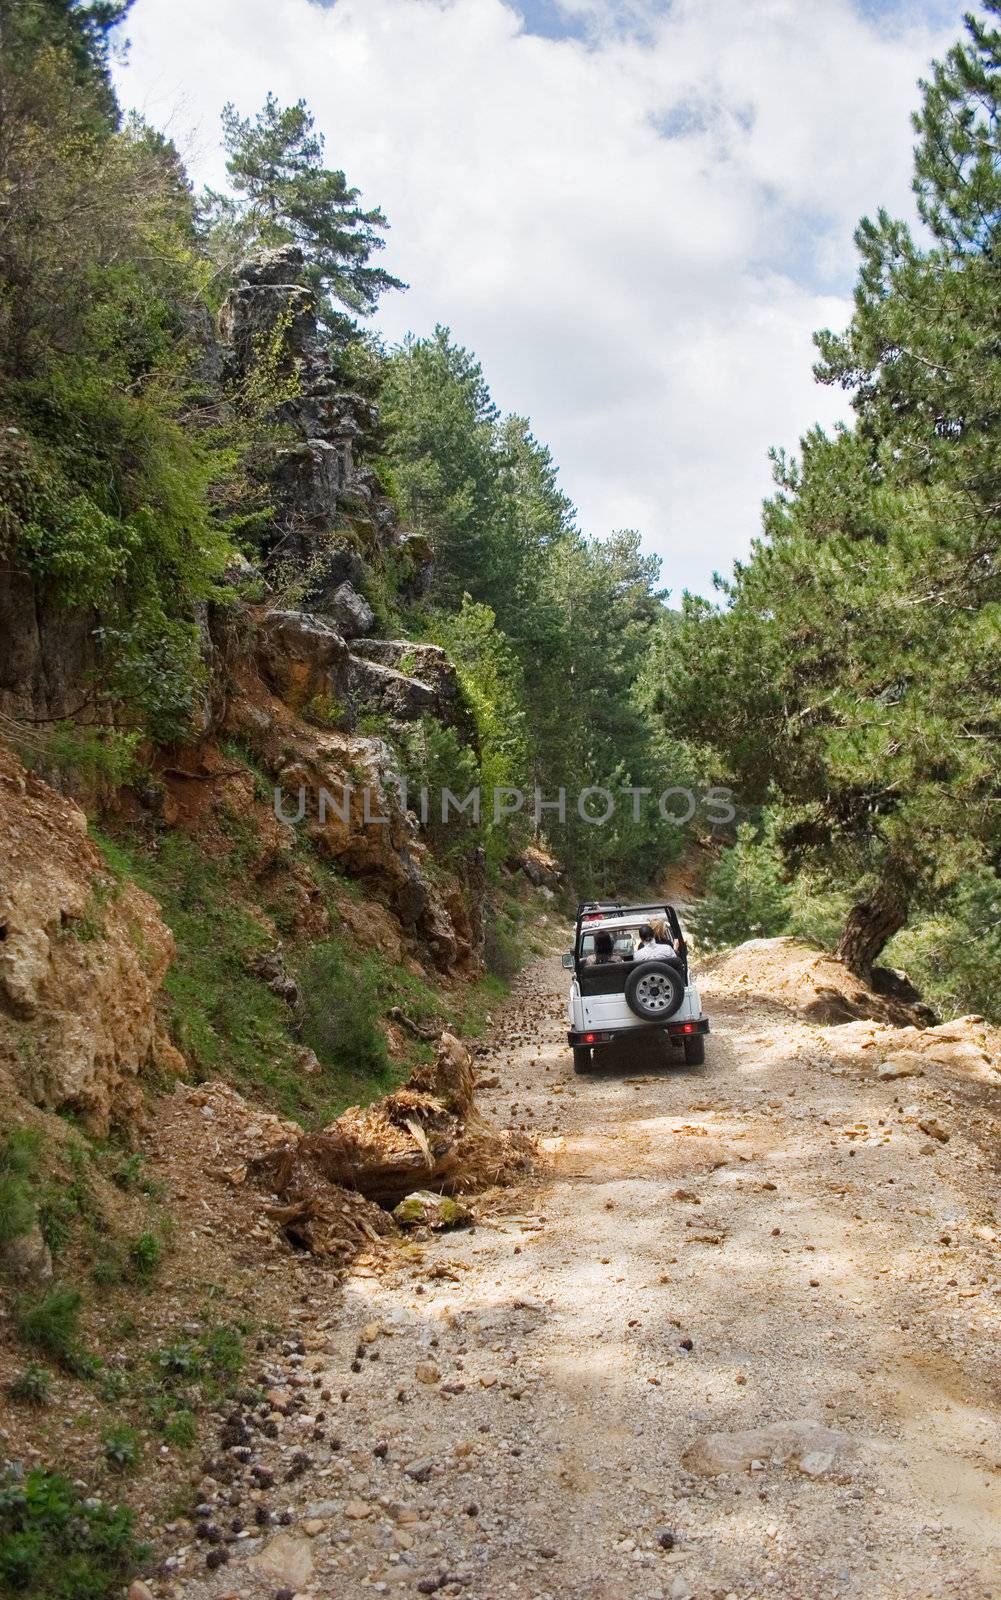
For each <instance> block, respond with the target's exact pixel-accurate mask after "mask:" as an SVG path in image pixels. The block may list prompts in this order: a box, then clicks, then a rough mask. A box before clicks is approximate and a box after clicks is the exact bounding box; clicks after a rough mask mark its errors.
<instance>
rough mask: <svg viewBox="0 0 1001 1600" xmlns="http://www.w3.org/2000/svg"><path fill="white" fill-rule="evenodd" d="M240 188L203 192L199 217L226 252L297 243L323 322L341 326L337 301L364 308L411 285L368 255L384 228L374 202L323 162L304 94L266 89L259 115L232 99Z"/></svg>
mask: <svg viewBox="0 0 1001 1600" xmlns="http://www.w3.org/2000/svg"><path fill="white" fill-rule="evenodd" d="M222 123H223V138H224V142H225V146H226V149H227V151H228V153H229V160H228V161H227V163H226V170H227V172H228V173H229V176H230V181H231V183H232V186H233V190H234V191H235V194H234V195H221V194H217V193H215V192H214V191H212V190H208V191H206V194H205V196H204V198H203V203H202V217H203V222H204V225H205V227H206V228H207V230H208V231H209V232H210V233H212V232H216V233H218V234H219V235H220V236H221V238H222V240H223V242H224V245H228V246H229V251H230V255H231V256H232V255H233V254H237V253H240V252H241V251H242V250H245V249H246V248H248V247H249V246H250V245H252V244H262V245H279V244H287V243H295V244H298V245H300V246H301V248H302V250H303V253H304V255H305V257H306V261H307V264H308V271H309V276H310V277H311V279H312V282H313V284H314V286H315V288H316V290H317V292H318V296H319V299H320V301H321V305H322V306H323V307H325V310H326V317H325V320H326V323H327V325H328V326H329V327H336V328H338V329H339V330H341V331H344V329H345V325H346V319H345V318H344V317H343V315H342V314H339V313H338V312H337V311H336V309H335V304H336V305H340V306H346V307H347V308H348V310H349V311H353V312H356V313H358V314H360V315H363V316H366V315H368V314H370V313H371V312H372V311H374V310H375V307H376V305H377V304H378V301H379V298H380V296H381V295H382V294H384V293H385V292H386V290H387V289H403V288H405V287H406V285H405V284H404V283H402V282H401V281H400V279H399V278H394V277H393V276H392V274H391V273H389V272H386V271H385V270H384V268H382V267H376V266H372V265H370V258H371V257H372V255H373V253H374V252H375V251H377V250H381V249H382V248H383V246H384V242H385V241H384V240H383V239H382V238H381V237H380V234H381V233H382V232H383V231H384V230H385V229H386V228H387V227H388V223H387V221H386V218H385V216H384V215H383V213H382V211H380V209H379V208H378V206H375V207H372V208H371V209H369V210H366V209H365V208H364V207H363V206H362V204H361V197H360V193H359V191H358V190H357V189H355V188H352V186H351V185H350V184H349V183H348V181H347V179H346V177H345V175H344V173H343V172H339V171H335V170H334V169H333V168H330V167H326V166H324V164H323V153H324V139H323V135H322V134H321V133H317V131H316V126H315V120H314V118H313V116H312V113H311V112H310V111H309V109H308V107H307V105H306V102H305V101H304V100H297V101H296V103H295V105H293V106H281V105H279V103H278V101H277V99H276V98H275V96H274V95H273V94H269V95H268V97H267V99H266V101H265V103H264V106H263V108H262V109H261V110H260V111H259V112H258V113H257V115H256V117H254V118H253V119H251V118H249V117H241V116H240V115H239V114H238V112H237V111H236V108H235V107H234V106H233V105H232V104H229V105H227V106H226V107H225V108H224V110H223V114H222Z"/></svg>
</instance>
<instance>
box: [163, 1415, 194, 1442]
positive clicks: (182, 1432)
mask: <svg viewBox="0 0 1001 1600" xmlns="http://www.w3.org/2000/svg"><path fill="white" fill-rule="evenodd" d="M163 1436H164V1438H165V1439H166V1441H167V1443H168V1444H176V1445H177V1446H178V1447H179V1448H180V1449H182V1450H189V1449H190V1448H191V1446H192V1445H193V1444H194V1442H195V1440H196V1439H197V1438H198V1423H197V1422H196V1421H195V1417H194V1414H193V1413H192V1412H191V1411H184V1410H181V1411H175V1412H174V1414H173V1415H172V1416H170V1417H168V1418H167V1421H166V1423H165V1424H164V1429H163Z"/></svg>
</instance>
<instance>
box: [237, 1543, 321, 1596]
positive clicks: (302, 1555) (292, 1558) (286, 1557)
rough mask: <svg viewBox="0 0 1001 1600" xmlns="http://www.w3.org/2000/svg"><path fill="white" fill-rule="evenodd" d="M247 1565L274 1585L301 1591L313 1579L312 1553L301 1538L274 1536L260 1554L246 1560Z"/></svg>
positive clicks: (308, 1545) (259, 1551)
mask: <svg viewBox="0 0 1001 1600" xmlns="http://www.w3.org/2000/svg"><path fill="white" fill-rule="evenodd" d="M247 1565H248V1567H253V1568H254V1570H255V1571H256V1572H259V1573H261V1574H262V1575H263V1576H264V1577H265V1578H269V1579H271V1580H272V1582H273V1583H279V1584H287V1585H288V1587H289V1588H290V1589H302V1588H304V1587H305V1585H306V1584H307V1583H309V1581H310V1579H311V1578H312V1576H313V1552H312V1550H311V1549H310V1544H309V1540H308V1539H307V1538H304V1537H303V1536H302V1534H298V1533H276V1534H275V1536H274V1538H273V1539H269V1540H268V1543H267V1544H266V1545H265V1546H264V1549H263V1550H258V1552H257V1554H256V1555H252V1556H250V1557H249V1558H248V1561H247Z"/></svg>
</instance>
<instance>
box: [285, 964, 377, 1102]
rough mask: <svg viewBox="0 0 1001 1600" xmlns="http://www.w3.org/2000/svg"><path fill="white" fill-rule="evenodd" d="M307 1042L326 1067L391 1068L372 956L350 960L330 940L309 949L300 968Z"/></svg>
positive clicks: (374, 1073)
mask: <svg viewBox="0 0 1001 1600" xmlns="http://www.w3.org/2000/svg"><path fill="white" fill-rule="evenodd" d="M298 982H299V992H300V994H301V996H302V1022H301V1026H300V1032H301V1035H302V1039H303V1042H304V1043H305V1044H307V1045H308V1046H309V1048H310V1049H311V1050H314V1051H315V1052H316V1054H317V1056H318V1057H319V1059H320V1061H322V1062H323V1064H324V1066H329V1067H334V1068H339V1069H341V1070H343V1071H348V1072H351V1073H358V1074H365V1075H369V1076H373V1077H378V1076H379V1075H380V1074H382V1073H384V1072H386V1070H387V1069H388V1067H389V1056H388V1054H387V1052H386V1040H385V1037H384V1035H383V1032H382V1028H381V1027H380V1025H379V1024H380V1021H381V1018H382V1009H383V1008H382V1000H381V997H380V994H379V970H378V965H377V963H375V962H374V961H368V960H361V961H358V962H355V963H349V962H348V961H346V960H345V958H344V955H343V952H342V950H341V949H340V947H339V945H338V944H336V943H335V942H334V941H333V940H332V939H328V940H326V941H325V942H324V943H322V944H316V945H314V946H313V948H312V949H311V950H310V951H309V953H308V955H307V956H306V958H305V960H304V962H303V963H302V966H301V967H300V969H299V973H298Z"/></svg>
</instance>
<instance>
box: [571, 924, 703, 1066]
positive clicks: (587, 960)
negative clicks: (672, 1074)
mask: <svg viewBox="0 0 1001 1600" xmlns="http://www.w3.org/2000/svg"><path fill="white" fill-rule="evenodd" d="M658 921H659V922H662V923H663V924H664V927H665V931H666V933H667V937H668V942H670V943H672V944H674V946H675V950H676V956H677V959H676V960H673V961H672V960H668V959H649V958H644V959H642V960H637V959H636V954H637V951H638V949H639V930H640V928H641V927H642V926H643V924H644V923H650V922H653V923H656V922H658ZM598 934H608V935H610V937H611V940H612V947H613V952H614V956H615V957H617V958H618V959H613V960H606V961H600V962H596V961H595V959H594V952H595V938H596V936H597V935H598ZM563 965H564V967H566V968H567V970H568V971H570V972H572V973H573V982H572V983H571V985H570V1002H569V1007H568V1012H569V1020H570V1032H569V1033H568V1034H567V1041H568V1043H569V1045H570V1047H571V1049H572V1050H573V1065H574V1071H575V1072H588V1071H590V1070H591V1068H592V1067H593V1066H594V1065H595V1064H596V1056H597V1053H598V1051H599V1050H600V1048H601V1046H603V1045H607V1044H611V1043H612V1041H613V1040H615V1039H622V1038H624V1037H625V1036H626V1035H629V1036H630V1037H633V1036H635V1034H636V1030H637V1029H644V1030H649V1029H652V1028H656V1029H659V1030H660V1032H662V1033H665V1034H666V1035H667V1037H668V1039H669V1040H670V1041H671V1043H672V1044H674V1045H681V1047H682V1048H683V1050H684V1053H685V1061H686V1063H687V1064H688V1065H689V1066H700V1065H701V1064H702V1062H703V1061H704V1060H705V1048H706V1045H705V1036H706V1034H707V1033H708V1032H709V1022H708V1019H707V1018H706V1017H705V1016H703V1014H702V1002H701V1001H700V999H699V991H698V989H697V988H696V987H695V984H694V983H692V982H691V981H690V979H689V973H688V948H687V945H686V943H685V936H684V933H683V932H682V927H681V923H680V922H679V920H678V914H677V912H676V911H675V909H674V907H673V906H669V905H663V904H658V905H625V904H623V903H622V902H620V901H616V900H602V901H588V902H584V903H583V904H581V905H579V906H578V907H577V920H576V923H575V927H574V947H573V949H572V950H571V951H570V952H569V953H568V954H567V955H565V956H564V957H563Z"/></svg>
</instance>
